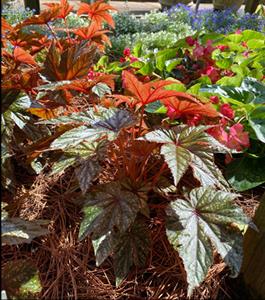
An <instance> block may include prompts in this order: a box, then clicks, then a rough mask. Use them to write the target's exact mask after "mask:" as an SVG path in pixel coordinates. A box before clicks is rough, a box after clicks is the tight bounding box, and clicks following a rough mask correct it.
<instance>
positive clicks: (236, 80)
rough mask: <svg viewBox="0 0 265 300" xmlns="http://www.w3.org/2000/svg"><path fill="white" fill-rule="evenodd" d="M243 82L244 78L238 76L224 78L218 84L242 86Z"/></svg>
mask: <svg viewBox="0 0 265 300" xmlns="http://www.w3.org/2000/svg"><path fill="white" fill-rule="evenodd" d="M242 80H243V77H242V76H241V75H238V74H237V75H236V76H233V77H229V76H224V77H222V78H221V79H219V80H218V81H217V82H216V83H217V84H220V85H229V86H240V85H241V82H242Z"/></svg>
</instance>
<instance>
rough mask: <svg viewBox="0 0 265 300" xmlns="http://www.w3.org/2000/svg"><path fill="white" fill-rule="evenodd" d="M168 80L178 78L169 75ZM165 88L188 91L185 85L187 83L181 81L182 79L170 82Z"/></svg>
mask: <svg viewBox="0 0 265 300" xmlns="http://www.w3.org/2000/svg"><path fill="white" fill-rule="evenodd" d="M166 80H171V81H176V79H174V78H171V77H168V78H167V79H166ZM164 89H165V90H169V91H177V92H186V90H187V89H186V87H185V84H183V83H181V82H180V81H178V82H176V83H172V84H169V85H167V86H165V88H164Z"/></svg>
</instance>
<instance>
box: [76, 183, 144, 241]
mask: <svg viewBox="0 0 265 300" xmlns="http://www.w3.org/2000/svg"><path fill="white" fill-rule="evenodd" d="M85 201H86V202H85V206H84V208H83V211H84V218H83V221H82V223H81V226H80V230H79V239H80V240H82V239H83V238H85V237H86V236H87V235H90V234H92V239H94V240H95V239H98V238H99V237H101V236H102V235H104V234H107V233H108V232H109V231H113V230H114V228H116V229H117V230H118V231H119V232H125V231H126V230H127V228H128V227H129V226H130V225H131V224H132V223H133V222H134V220H135V218H136V215H137V213H138V211H139V209H140V207H141V205H140V201H139V198H138V196H137V195H136V194H134V193H132V192H129V191H126V190H124V189H123V188H122V187H121V185H120V183H119V182H110V183H106V184H101V185H97V186H96V187H95V189H94V190H93V191H91V193H89V194H88V195H87V196H86V198H85Z"/></svg>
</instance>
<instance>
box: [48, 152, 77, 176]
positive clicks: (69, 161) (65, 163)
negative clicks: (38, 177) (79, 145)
mask: <svg viewBox="0 0 265 300" xmlns="http://www.w3.org/2000/svg"><path fill="white" fill-rule="evenodd" d="M75 162H76V157H67V156H64V155H63V156H61V157H60V158H59V159H58V160H57V161H56V162H55V163H54V164H53V166H52V169H51V172H50V174H49V175H55V174H60V173H62V172H64V170H65V169H67V168H68V167H71V166H72V165H74V164H75Z"/></svg>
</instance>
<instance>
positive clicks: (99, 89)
mask: <svg viewBox="0 0 265 300" xmlns="http://www.w3.org/2000/svg"><path fill="white" fill-rule="evenodd" d="M92 92H93V93H94V94H96V95H97V96H98V97H99V98H102V97H103V96H105V95H106V94H109V95H110V94H111V88H110V87H109V86H108V85H107V84H106V83H103V82H99V83H97V84H96V85H95V86H93V87H92Z"/></svg>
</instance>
